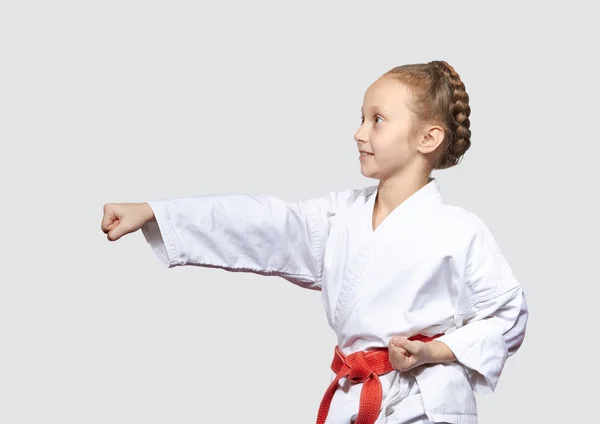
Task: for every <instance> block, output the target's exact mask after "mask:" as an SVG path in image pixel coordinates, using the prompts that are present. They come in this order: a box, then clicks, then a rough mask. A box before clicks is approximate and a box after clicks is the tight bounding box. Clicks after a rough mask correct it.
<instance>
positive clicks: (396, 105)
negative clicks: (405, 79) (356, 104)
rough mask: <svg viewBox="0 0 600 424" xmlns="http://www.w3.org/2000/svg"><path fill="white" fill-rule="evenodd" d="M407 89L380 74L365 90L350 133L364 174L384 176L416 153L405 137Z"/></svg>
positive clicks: (408, 121) (407, 132) (409, 119)
mask: <svg viewBox="0 0 600 424" xmlns="http://www.w3.org/2000/svg"><path fill="white" fill-rule="evenodd" d="M408 104H409V90H408V87H407V86H406V85H404V84H403V83H401V82H399V81H397V80H395V79H393V78H391V77H389V76H383V77H381V78H379V79H378V80H377V81H375V82H374V83H373V84H372V85H371V86H370V87H369V88H368V89H367V91H366V93H365V97H364V100H363V106H362V108H361V118H362V124H361V126H360V128H359V129H358V131H357V132H356V133H355V134H354V140H355V141H356V143H357V144H358V150H359V151H365V152H368V153H371V155H368V156H364V154H361V156H360V164H361V165H360V170H361V173H362V174H363V175H364V176H365V177H368V178H376V179H380V180H381V179H386V178H389V177H391V176H393V175H396V174H399V173H400V172H401V171H402V170H403V169H406V168H407V167H408V165H410V164H411V163H412V162H413V161H414V160H415V158H416V157H417V156H418V154H419V151H418V150H417V146H416V143H415V142H414V140H409V136H410V131H411V129H412V128H413V114H412V112H410V111H409V109H408V107H407V105H408Z"/></svg>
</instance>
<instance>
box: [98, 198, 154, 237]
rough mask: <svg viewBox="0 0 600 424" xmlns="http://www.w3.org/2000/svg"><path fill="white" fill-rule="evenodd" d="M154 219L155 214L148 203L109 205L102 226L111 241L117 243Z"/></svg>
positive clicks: (105, 207)
mask: <svg viewBox="0 0 600 424" xmlns="http://www.w3.org/2000/svg"><path fill="white" fill-rule="evenodd" d="M152 219H154V212H152V208H151V207H150V205H149V204H148V203H107V204H105V205H104V216H103V217H102V224H101V225H100V226H101V228H102V231H103V232H104V233H105V234H107V238H108V240H109V241H116V240H119V239H120V238H121V237H123V236H124V235H125V234H129V233H133V232H134V231H137V230H139V229H140V228H142V227H143V226H144V224H146V223H147V222H149V221H151V220H152Z"/></svg>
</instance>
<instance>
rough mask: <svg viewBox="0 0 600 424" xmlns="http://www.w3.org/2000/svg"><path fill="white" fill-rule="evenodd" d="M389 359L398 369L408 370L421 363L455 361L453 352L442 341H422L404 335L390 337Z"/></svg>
mask: <svg viewBox="0 0 600 424" xmlns="http://www.w3.org/2000/svg"><path fill="white" fill-rule="evenodd" d="M388 351H389V359H390V363H391V364H392V367H394V369H397V370H398V371H408V370H410V369H412V368H415V367H418V366H419V365H423V364H437V363H440V362H452V361H456V360H457V359H456V356H455V355H454V352H452V350H451V349H450V348H449V347H448V345H446V344H445V343H443V342H440V341H438V340H432V341H430V342H427V343H425V342H422V341H418V340H409V339H408V338H406V337H396V336H394V337H392V338H391V339H390V341H389V343H388Z"/></svg>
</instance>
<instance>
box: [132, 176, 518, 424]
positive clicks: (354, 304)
mask: <svg viewBox="0 0 600 424" xmlns="http://www.w3.org/2000/svg"><path fill="white" fill-rule="evenodd" d="M377 191H378V187H377V186H370V187H366V188H363V189H347V190H340V191H334V192H330V193H327V194H326V195H324V196H321V197H315V198H312V199H308V200H304V201H298V202H286V201H283V200H281V199H278V198H276V197H273V196H269V195H249V194H220V195H201V196H195V197H185V198H178V199H168V200H156V201H149V202H148V203H149V205H150V206H151V207H152V210H153V211H154V215H155V217H156V221H152V222H149V223H147V224H146V225H145V226H144V227H143V228H142V232H143V234H144V236H145V238H146V240H147V241H148V243H149V244H150V246H151V248H152V251H153V252H154V254H155V255H156V257H157V258H158V259H159V260H160V261H161V262H162V263H163V264H164V265H165V266H167V267H169V268H171V267H175V266H207V267H218V268H222V269H225V270H229V271H246V272H252V273H256V274H261V275H272V276H279V277H282V278H284V279H286V280H288V281H290V282H292V283H294V284H297V285H299V286H301V287H304V288H307V289H313V290H321V295H322V303H323V307H324V309H325V313H326V315H327V319H328V322H329V324H330V326H331V328H332V329H333V331H334V332H335V334H336V335H337V341H338V344H339V346H340V348H341V350H342V352H343V353H344V354H345V355H349V354H351V353H353V352H355V351H358V350H368V349H370V348H374V347H387V345H388V342H389V340H390V338H391V337H392V336H394V335H400V336H406V337H409V336H411V335H414V334H417V333H420V334H424V335H427V336H431V335H434V334H438V333H445V334H444V335H443V336H441V337H440V338H438V339H437V340H439V341H442V342H444V343H446V344H447V345H448V346H449V347H450V348H451V349H452V351H453V352H454V354H455V355H456V357H457V359H458V361H455V362H448V363H440V364H427V365H424V366H420V367H417V368H414V369H412V370H410V371H408V372H406V373H400V372H398V371H393V372H391V373H388V374H385V375H383V376H381V377H380V380H381V384H382V391H383V401H382V408H381V413H380V416H379V418H378V420H377V422H378V423H390V424H391V423H404V422H409V421H410V422H411V423H412V422H419V421H415V420H418V419H421V420H422V421H421V422H423V423H427V422H449V423H456V424H476V423H477V407H476V402H475V396H474V391H475V392H478V393H489V392H492V391H493V390H494V388H495V387H496V384H497V383H498V379H499V377H500V374H501V371H502V369H503V366H504V364H505V361H506V360H507V357H508V356H510V355H512V354H513V353H514V352H516V350H517V349H518V348H519V346H520V345H521V343H522V342H523V339H524V336H525V327H526V323H527V315H528V310H527V304H526V302H525V296H524V294H523V292H522V290H521V287H520V285H519V282H518V281H517V280H516V279H515V276H514V275H513V272H512V270H511V268H510V267H509V265H508V264H507V262H506V260H505V258H504V256H503V255H502V253H501V251H500V249H499V247H498V245H497V243H496V241H495V240H494V238H493V236H492V234H491V232H490V230H489V229H488V228H487V227H486V225H485V224H484V223H483V222H482V220H481V219H479V218H478V217H477V216H476V215H475V214H473V213H472V212H469V211H467V210H465V209H463V208H461V207H458V206H452V205H447V204H444V203H443V202H442V198H441V194H440V188H439V184H438V180H437V179H435V178H431V179H430V182H429V183H428V184H427V185H426V186H424V187H423V188H421V189H420V190H418V191H417V192H416V193H414V194H413V195H412V196H410V197H409V198H408V199H407V200H405V201H404V202H403V203H401V204H400V205H399V206H398V207H396V208H395V209H394V210H393V211H392V212H391V213H390V214H389V215H388V216H387V217H386V218H385V219H384V220H383V222H382V223H381V224H380V225H379V226H378V227H377V228H376V230H375V231H373V227H372V217H373V208H374V204H375V198H376V195H377ZM332 357H333V346H332ZM334 377H335V375H332V379H333V378H334ZM339 384H340V386H341V387H343V388H344V389H338V390H336V393H335V395H334V398H333V400H332V403H331V407H330V410H329V415H328V418H327V423H332V424H342V423H343V424H347V423H350V422H352V420H353V418H355V416H356V414H357V412H358V406H359V397H360V390H361V386H362V384H361V383H357V384H351V383H350V382H349V381H347V380H346V379H342V380H340V383H339ZM325 389H326V387H323V392H325ZM317 408H318V405H315V417H316V410H317ZM411 420H412V421H411Z"/></svg>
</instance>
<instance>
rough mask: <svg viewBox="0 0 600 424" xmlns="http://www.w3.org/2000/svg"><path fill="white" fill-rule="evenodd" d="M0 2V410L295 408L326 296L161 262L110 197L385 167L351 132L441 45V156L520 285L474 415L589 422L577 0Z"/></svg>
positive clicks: (583, 109) (584, 76)
mask: <svg viewBox="0 0 600 424" xmlns="http://www.w3.org/2000/svg"><path fill="white" fill-rule="evenodd" d="M482 3H483V2H475V1H472V2H465V1H463V2H427V3H425V4H421V3H419V4H416V2H411V3H409V2H398V1H393V2H392V1H368V2H367V1H362V2H358V1H355V2H350V1H302V2H285V1H256V0H255V1H229V2H217V1H210V2H209V1H205V2H200V1H173V0H172V1H132V0H120V1H102V2H100V1H98V2H89V1H88V2H82V1H53V2H42V1H37V2H36V1H16V0H15V1H3V2H2V3H0V143H1V147H2V149H1V151H0V160H1V162H0V163H1V165H2V166H1V167H0V173H1V174H0V177H1V181H2V182H1V184H2V207H1V209H0V214H1V222H2V232H1V234H2V238H1V240H2V243H1V244H0V245H1V249H2V255H1V261H2V262H1V267H0V423H2V424H25V423H28V424H34V423H35V424H38V423H41V424H43V423H61V424H71V423H73V424H75V423H76V424H81V423H86V424H88V423H89V424H95V423H111V424H120V423H144V424H151V423H180V424H187V423H204V422H211V423H212V422H214V423H240V422H260V423H265V424H266V423H310V422H314V421H315V417H316V412H317V409H318V405H319V402H320V400H321V396H322V395H323V393H324V390H325V389H326V387H327V384H328V382H329V377H330V370H329V366H330V362H331V358H332V354H333V348H334V345H335V337H334V334H333V332H332V330H331V329H330V328H329V327H328V325H327V321H326V319H325V315H324V313H323V311H322V309H321V303H320V294H319V293H318V292H313V291H308V290H303V289H300V288H298V287H296V286H294V285H292V284H290V283H288V282H287V281H285V280H283V279H280V278H277V277H261V276H257V275H252V274H241V273H228V272H226V271H223V270H218V269H205V268H194V267H179V268H173V269H168V268H165V267H163V266H162V265H161V264H160V263H159V262H158V261H157V260H156V259H155V258H154V257H153V256H152V253H151V250H150V248H149V246H148V245H147V243H146V241H145V240H144V238H143V235H142V234H141V232H137V233H135V234H131V235H129V236H126V237H124V238H123V239H121V240H119V241H117V242H109V241H108V240H107V238H106V235H104V234H103V233H102V232H101V230H100V222H101V218H102V210H103V205H104V204H105V203H109V202H144V201H147V200H151V199H164V198H170V197H181V196H188V195H195V194H206V193H227V192H230V193H269V194H272V195H276V196H279V197H281V198H283V199H286V200H299V199H305V198H309V197H313V196H318V195H321V194H324V193H326V192H328V191H330V190H336V189H342V188H347V187H364V186H367V185H374V184H377V181H375V180H370V179H366V178H365V177H363V176H362V175H361V174H360V168H359V167H360V165H359V160H358V154H357V149H356V145H355V142H354V140H353V138H352V136H353V134H354V132H355V131H356V129H357V128H358V126H359V125H360V107H361V104H362V99H363V95H364V91H365V90H366V89H367V87H368V86H369V84H371V83H372V82H373V81H374V80H375V79H376V78H377V77H379V76H380V75H381V74H382V73H384V72H385V71H387V70H388V69H390V68H392V67H394V66H397V65H401V64H406V63H420V62H428V61H431V60H446V61H448V62H449V63H450V64H451V65H452V66H454V67H455V69H456V70H457V72H458V73H459V74H460V76H461V78H462V80H463V82H464V83H465V85H466V89H467V93H468V94H469V96H470V102H469V104H470V106H471V108H472V113H471V117H470V119H471V130H472V139H471V141H472V147H471V149H470V150H469V151H468V152H467V154H466V155H465V157H464V159H463V162H462V163H461V164H460V165H459V166H457V167H455V168H452V169H449V170H446V171H438V172H434V174H433V175H434V176H435V177H437V178H438V179H439V181H440V186H441V189H442V195H443V198H444V200H445V201H446V203H450V204H456V205H459V206H462V207H464V208H466V209H468V210H471V211H473V212H475V213H476V214H478V215H479V216H480V217H481V218H482V219H483V220H484V222H485V223H486V224H487V225H488V226H489V227H490V229H491V230H492V232H493V234H494V236H495V237H496V239H497V241H498V243H499V245H500V247H501V249H502V252H503V253H504V255H505V257H506V259H507V260H508V262H509V263H510V265H511V267H512V268H513V271H514V273H515V275H516V276H517V278H518V279H519V281H520V282H521V284H522V287H523V288H524V290H525V293H526V295H527V298H528V301H529V307H530V318H529V326H528V332H527V337H526V340H525V343H524V344H523V346H522V348H521V350H520V351H519V352H518V353H517V354H516V355H515V356H513V357H512V358H510V359H509V360H508V362H507V364H506V367H505V369H504V373H503V376H502V378H501V380H500V383H499V385H498V387H497V390H496V392H495V393H494V394H491V395H484V396H478V397H477V399H478V403H479V410H480V422H481V423H482V424H505V423H508V422H510V423H515V424H519V423H532V422H540V423H541V422H543V423H567V422H569V423H575V422H593V421H594V418H593V416H595V415H594V412H593V411H594V408H595V406H596V404H595V403H594V402H595V401H596V400H595V395H597V391H596V385H595V381H594V380H597V379H598V377H599V375H598V369H597V365H596V354H595V353H596V351H595V350H594V344H595V343H596V341H595V340H596V339H597V337H596V335H595V334H594V332H595V330H596V329H597V327H598V324H597V320H598V313H597V311H598V303H597V299H596V297H595V296H596V295H597V293H598V287H597V286H598V283H599V282H600V277H599V273H598V263H599V259H598V254H599V253H600V251H599V249H598V244H597V238H598V236H599V235H600V234H599V231H598V221H597V217H598V213H599V210H598V206H597V199H596V197H597V195H598V192H599V191H598V187H597V185H598V177H597V174H596V173H595V172H594V171H595V166H596V163H597V160H598V141H599V137H598V128H597V122H598V112H599V108H598V94H599V89H598V86H599V84H598V65H599V60H598V59H599V57H598V48H597V40H598V39H600V31H599V30H598V25H597V22H596V18H595V16H596V15H595V14H594V13H592V6H588V4H591V3H589V2H585V1H579V2H578V1H569V2H495V3H489V2H486V3H485V4H482Z"/></svg>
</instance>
